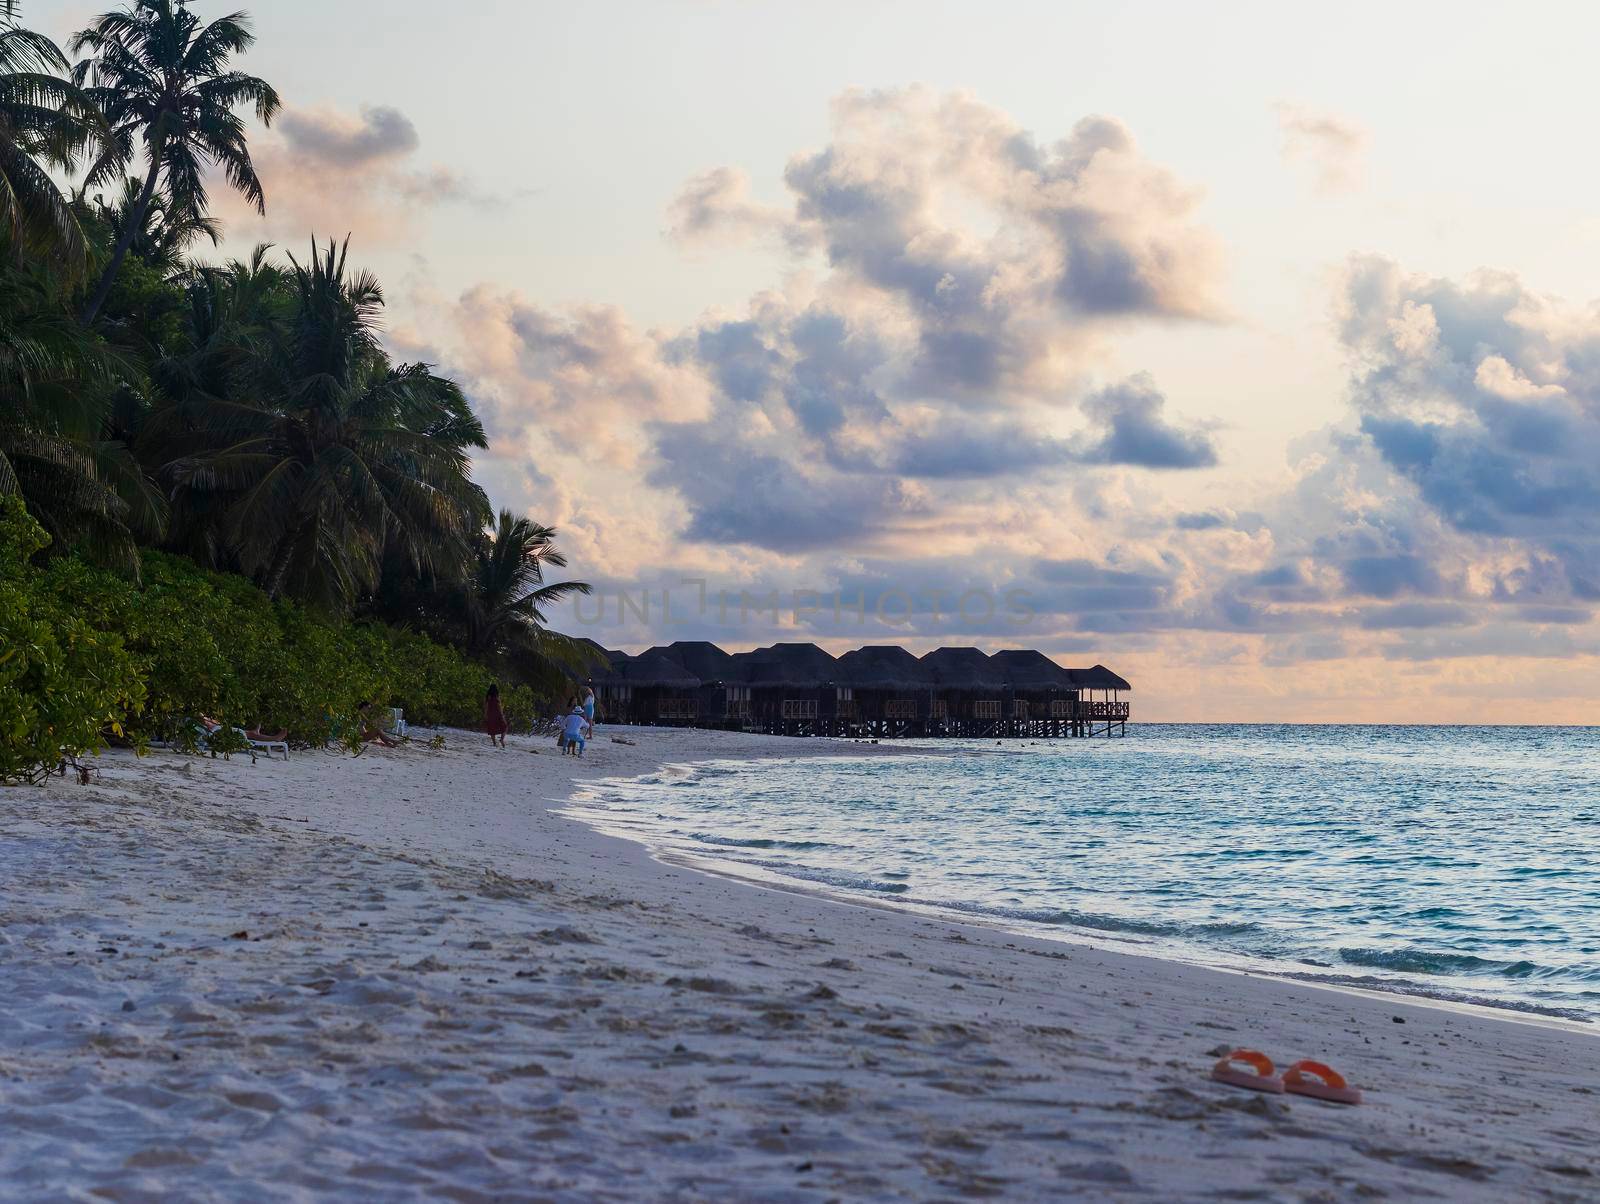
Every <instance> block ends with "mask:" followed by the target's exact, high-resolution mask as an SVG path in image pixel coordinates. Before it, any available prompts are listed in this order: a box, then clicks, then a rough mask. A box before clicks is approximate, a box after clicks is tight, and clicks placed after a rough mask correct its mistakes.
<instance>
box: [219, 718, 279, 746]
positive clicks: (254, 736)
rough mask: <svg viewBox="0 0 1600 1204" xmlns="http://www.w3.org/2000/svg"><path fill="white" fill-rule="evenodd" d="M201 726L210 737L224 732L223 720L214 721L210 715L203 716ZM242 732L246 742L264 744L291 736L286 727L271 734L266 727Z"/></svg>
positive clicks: (246, 729) (252, 728)
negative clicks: (251, 741)
mask: <svg viewBox="0 0 1600 1204" xmlns="http://www.w3.org/2000/svg"><path fill="white" fill-rule="evenodd" d="M200 726H201V727H203V728H204V729H205V732H206V735H208V736H209V735H211V734H213V733H214V732H220V731H221V730H222V720H220V719H213V718H212V717H211V716H210V715H201V716H200ZM242 730H243V731H244V738H245V739H246V740H259V741H261V742H262V743H264V744H265V743H276V742H277V741H280V740H283V739H284V738H285V737H287V736H288V734H289V729H288V728H286V727H280V728H278V729H277V730H276V731H271V732H269V731H267V730H266V728H264V727H247V728H244V729H242Z"/></svg>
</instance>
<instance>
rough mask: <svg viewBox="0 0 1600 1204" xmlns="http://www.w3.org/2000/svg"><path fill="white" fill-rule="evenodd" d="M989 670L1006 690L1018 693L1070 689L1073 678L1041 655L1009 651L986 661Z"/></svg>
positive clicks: (1013, 649) (1021, 650) (1023, 651)
mask: <svg viewBox="0 0 1600 1204" xmlns="http://www.w3.org/2000/svg"><path fill="white" fill-rule="evenodd" d="M989 665H990V667H991V668H992V669H993V670H994V671H995V672H996V673H997V674H998V675H999V676H1000V677H1001V678H1002V679H1003V680H1004V681H1005V683H1006V684H1007V685H1008V686H1011V687H1013V688H1015V689H1019V690H1059V689H1070V688H1071V687H1072V686H1073V684H1074V681H1073V675H1072V673H1071V671H1070V670H1067V669H1063V668H1062V667H1061V666H1060V665H1058V664H1056V663H1055V661H1053V660H1051V659H1050V658H1049V657H1048V656H1046V655H1045V654H1044V653H1042V652H1035V651H1034V650H1033V649H1031V648H1008V649H1006V650H1005V651H1003V652H996V653H995V654H994V655H993V656H991V657H990V658H989Z"/></svg>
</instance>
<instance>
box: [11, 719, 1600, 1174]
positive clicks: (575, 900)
mask: <svg viewBox="0 0 1600 1204" xmlns="http://www.w3.org/2000/svg"><path fill="white" fill-rule="evenodd" d="M627 735H628V736H629V737H630V738H632V739H635V740H637V741H638V742H639V743H638V745H637V747H632V748H627V747H623V746H621V745H617V744H612V743H608V742H607V741H606V740H605V739H604V738H602V740H601V741H600V742H599V743H598V744H597V745H595V746H593V747H592V750H591V751H592V752H593V754H594V755H592V756H591V757H589V758H586V759H585V760H584V761H582V762H578V761H574V760H572V759H569V758H562V757H559V756H557V755H555V752H554V749H553V746H551V745H550V744H549V743H547V742H543V741H540V742H533V741H517V740H513V741H512V748H511V750H510V751H507V752H503V753H502V752H498V751H494V752H492V751H490V750H489V749H488V748H487V747H486V746H485V745H483V744H482V743H480V742H479V740H478V739H477V738H473V737H469V736H467V735H464V734H458V733H451V734H450V735H449V737H448V744H449V746H448V748H447V749H445V750H444V751H434V750H430V749H428V748H426V747H420V746H417V745H413V746H411V747H407V748H404V749H400V750H397V751H393V752H390V751H386V750H382V749H375V750H373V751H372V752H371V753H369V754H368V755H365V756H362V757H360V758H358V759H350V758H347V757H335V756H329V755H324V754H307V755H302V756H297V757H296V758H295V759H294V760H293V761H291V762H289V763H288V764H283V763H281V762H279V763H274V764H270V765H269V764H268V763H267V762H265V761H263V762H262V763H260V764H258V765H254V766H252V765H251V764H250V763H249V762H248V760H244V761H240V760H237V759H236V760H234V761H233V762H231V763H225V762H222V761H200V760H187V759H185V758H182V757H179V756H176V755H173V754H168V753H163V754H156V755H153V756H152V757H150V758H148V759H147V760H145V761H143V762H137V763H136V762H135V761H134V760H133V759H132V758H131V757H126V756H107V757H105V758H102V760H101V768H102V773H101V779H102V780H101V781H100V782H99V783H97V784H94V785H91V786H88V787H83V786H79V785H77V784H75V783H61V782H58V783H55V784H53V785H51V786H50V787H48V788H47V789H44V790H32V789H14V790H7V791H0V1196H4V1197H5V1198H7V1199H11V1198H19V1199H91V1198H96V1199H111V1200H174V1199H232V1200H279V1199H282V1200H287V1199H305V1198H312V1197H317V1196H328V1197H340V1198H352V1197H354V1198H370V1199H384V1200H406V1199H454V1200H491V1199H493V1200H588V1199H603V1200H652V1199H661V1200H698V1199H712V1200H734V1199H738V1200H749V1199H775V1200H819V1201H820V1200H829V1199H841V1200H855V1199H919V1200H920V1199H957V1198H963V1197H972V1196H992V1197H1002V1198H1008V1199H1041V1198H1063V1197H1070V1198H1075V1199H1078V1198H1081V1199H1107V1200H1175V1199H1202V1198H1207V1197H1212V1196H1218V1197H1221V1198H1224V1199H1265V1200H1345V1199H1359V1198H1365V1197H1372V1198H1383V1197H1388V1198H1391V1199H1397V1200H1415V1199H1424V1198H1436V1199H1448V1200H1464V1199H1483V1200H1533V1199H1549V1200H1580V1199H1587V1200H1593V1199H1596V1198H1600V1155H1597V1151H1596V1129H1597V1125H1596V1122H1597V1120H1600V1042H1597V1041H1596V1039H1595V1037H1594V1036H1592V1035H1590V1034H1588V1033H1584V1032H1575V1031H1569V1030H1563V1029H1560V1028H1557V1027H1553V1026H1545V1025H1538V1024H1529V1023H1519V1022H1513V1021H1510V1020H1499V1019H1495V1018H1490V1017H1484V1016H1480V1015H1468V1014H1462V1013H1459V1012H1451V1011H1446V1010H1442V1009H1437V1008H1433V1007H1428V1006H1421V1005H1417V1004H1412V1003H1409V1002H1406V1001H1403V1000H1400V999H1390V998H1370V997H1364V996H1357V995H1352V994H1345V993H1339V992H1335V991H1330V990H1325V989H1320V988H1316V987H1311V986H1304V985H1300V984H1294V983H1285V982H1279V981H1274V980H1267V979H1260V978H1251V977H1244V976H1240V975H1229V974H1222V973H1218V972H1214V971H1209V970H1203V969H1197V968H1194V967H1186V966H1182V965H1177V964H1172V963H1166V962H1161V961H1155V960H1150V959H1144V958H1137V957H1130V956H1125V955H1121V954H1116V953H1110V952H1102V951H1097V950H1093V949H1089V948H1086V947H1082V946H1072V945H1063V944H1058V943H1053V942H1047V941H1041V940H1031V939H1027V938H1022V937H1017V936H1014V935H1010V934H1007V933H1003V932H1000V931H998V930H993V929H985V928H983V927H980V926H973V925H966V926H959V927H958V926H955V925H950V924H945V923H941V922H937V921H932V920H927V919H924V918H921V917H917V916H912V915H908V914H905V913H900V912H894V911H889V910H885V909H881V908H867V907H853V906H849V905H845V904H841V903H836V902H832V901H829V900H827V899H823V898H819V897H816V896H812V895H807V894H802V893H794V892H786V891H771V890H761V889H758V888H756V887H752V886H748V885H745V884H741V883H736V882H731V881H727V880H723V879H719V878H713V877H709V876H706V875H703V874H700V873H697V872H695V871H692V870H688V869H683V868H679V867H673V866H664V865H660V864H657V863H656V862H654V861H652V860H651V859H650V858H649V857H648V856H647V855H646V854H645V853H644V852H643V851H642V850H640V849H639V848H637V847H635V846H633V845H631V844H628V843H626V842H622V841H618V840H614V839H611V838H609V837H605V836H601V835H598V834H596V833H593V832H591V831H589V830H588V829H586V828H584V827H582V826H581V825H579V824H577V823H574V822H573V821H571V820H569V819H566V818H563V817H561V816H558V815H555V814H552V813H551V811H550V810H549V800H551V799H557V800H559V799H560V798H562V797H563V796H564V795H565V794H566V792H567V790H568V788H569V785H570V783H571V782H572V780H573V779H574V778H578V779H593V778H598V777H601V776H612V775H619V774H635V773H642V772H646V771H648V770H650V769H651V768H653V767H654V766H656V765H657V764H659V763H661V762H663V761H688V760H692V759H695V758H703V757H708V756H713V755H714V756H718V757H728V756H754V755H762V754H768V755H770V754H772V753H774V752H776V753H779V754H782V755H815V754H818V753H824V752H827V753H841V752H844V753H851V754H854V753H858V752H864V751H867V750H865V749H862V748H860V747H859V746H839V745H826V744H824V743H823V742H820V741H815V742H802V741H791V742H775V741H772V740H768V739H764V738H760V737H745V736H733V735H726V734H719V733H706V732H662V731H650V730H632V731H629V732H628V733H627ZM532 750H537V751H536V753H535V752H534V751H532ZM1397 1021H1403V1023H1399V1022H1397ZM1233 1043H1240V1044H1247V1045H1253V1046H1258V1047H1260V1048H1262V1049H1265V1050H1266V1051H1268V1052H1269V1053H1270V1054H1272V1055H1273V1056H1275V1057H1277V1058H1279V1059H1280V1061H1285V1062H1286V1061H1288V1060H1290V1059H1292V1058H1295V1057H1302V1056H1315V1057H1323V1058H1325V1059H1327V1060H1328V1061H1331V1062H1333V1063H1334V1064H1335V1065H1337V1066H1339V1067H1340V1068H1342V1069H1343V1070H1344V1071H1345V1072H1346V1073H1347V1074H1348V1075H1349V1076H1350V1077H1351V1078H1352V1079H1353V1080H1354V1081H1356V1082H1357V1083H1359V1084H1360V1085H1361V1086H1363V1087H1364V1088H1365V1089H1366V1091H1367V1095H1368V1102H1367V1103H1366V1104H1365V1105H1363V1106H1361V1107H1359V1108H1353V1109H1341V1108H1338V1107H1337V1106H1334V1105H1329V1104H1319V1103H1315V1102H1311V1101H1308V1100H1302V1099H1298V1098H1295V1097H1287V1098H1285V1097H1274V1098H1267V1097H1263V1096H1258V1095H1254V1094H1250V1093H1246V1092H1241V1091H1237V1090H1230V1089H1228V1088H1224V1087H1221V1086H1217V1085H1214V1084H1212V1083H1210V1082H1208V1081H1207V1078H1206V1072H1207V1071H1208V1069H1209V1067H1210V1064H1211V1062H1212V1060H1213V1055H1212V1052H1211V1051H1213V1050H1214V1049H1215V1048H1217V1047H1219V1046H1226V1045H1230V1044H1233Z"/></svg>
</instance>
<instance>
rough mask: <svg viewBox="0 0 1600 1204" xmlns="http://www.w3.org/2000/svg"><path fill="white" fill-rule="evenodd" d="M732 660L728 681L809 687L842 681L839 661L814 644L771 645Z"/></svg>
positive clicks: (736, 656)
mask: <svg viewBox="0 0 1600 1204" xmlns="http://www.w3.org/2000/svg"><path fill="white" fill-rule="evenodd" d="M732 659H733V662H734V669H733V673H732V674H731V675H730V676H729V678H728V680H730V681H741V682H748V683H750V684H751V685H753V686H798V687H802V688H810V687H812V686H821V685H826V684H827V683H828V682H831V681H840V680H842V679H843V674H842V673H841V672H840V669H839V662H838V661H836V660H834V659H833V657H831V656H829V655H828V654H827V653H826V652H824V651H823V650H822V649H821V648H818V647H817V646H816V645H815V644H773V645H772V646H771V647H770V648H757V649H756V650H755V651H754V652H740V653H737V654H736V655H735V656H734V657H733V658H732Z"/></svg>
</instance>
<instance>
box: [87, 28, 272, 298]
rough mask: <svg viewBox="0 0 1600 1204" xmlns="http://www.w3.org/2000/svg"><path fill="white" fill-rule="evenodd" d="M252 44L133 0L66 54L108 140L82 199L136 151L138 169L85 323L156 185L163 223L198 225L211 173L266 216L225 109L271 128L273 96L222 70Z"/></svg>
mask: <svg viewBox="0 0 1600 1204" xmlns="http://www.w3.org/2000/svg"><path fill="white" fill-rule="evenodd" d="M254 41H255V35H254V34H252V33H251V32H250V21H249V18H248V17H247V16H246V15H245V14H243V13H234V14H232V15H230V16H226V17H219V18H218V19H217V20H215V21H212V22H211V23H210V24H209V25H202V24H201V23H200V19H199V18H198V17H196V16H195V15H194V14H193V13H191V12H190V11H189V10H188V8H186V7H185V5H184V0H135V2H134V3H133V4H130V5H128V6H127V7H125V8H123V9H122V10H121V11H119V12H111V13H106V14H105V15H103V16H101V17H99V18H98V19H96V20H95V22H94V23H93V24H92V25H90V26H89V28H88V29H85V30H83V31H82V32H81V33H79V34H78V35H77V36H76V37H74V38H73V39H72V42H71V44H70V49H71V50H72V52H73V53H74V54H80V53H82V52H83V51H85V50H87V51H89V52H90V53H91V55H92V57H90V58H87V59H84V60H82V61H80V62H79V63H78V64H77V65H76V66H75V67H73V69H72V78H73V82H74V83H76V84H77V85H79V86H80V87H82V88H83V89H84V94H85V95H86V96H88V97H89V98H90V99H91V100H92V101H94V102H95V103H96V104H97V105H98V106H99V107H100V109H101V111H102V112H103V113H104V114H105V118H106V123H107V125H108V127H109V137H110V141H109V143H108V145H107V148H106V150H105V152H104V153H103V154H102V155H101V156H100V157H99V158H98V159H97V160H96V161H95V162H94V163H93V165H92V166H91V167H90V169H89V172H88V174H87V176H86V177H85V179H84V188H85V190H88V189H90V188H94V187H95V186H97V185H103V184H106V183H109V182H110V181H111V180H113V179H118V178H120V177H121V176H122V174H123V173H124V171H125V169H126V168H127V166H128V165H129V164H130V163H131V162H132V161H133V158H134V150H135V144H136V143H137V144H138V145H139V150H140V151H142V153H143V156H144V162H145V177H144V182H143V184H142V186H141V187H140V190H139V194H138V196H137V198H136V199H135V201H134V205H133V209H132V211H131V212H130V213H129V215H128V220H127V221H126V222H125V223H124V225H123V229H122V232H121V234H120V235H119V236H118V238H117V241H116V243H115V245H114V246H113V247H112V251H111V259H110V261H109V262H108V263H107V264H106V267H105V271H104V272H103V273H102V275H101V277H100V283H99V284H98V285H97V286H96V288H95V290H94V293H93V294H92V295H91V296H90V298H89V302H88V304H87V305H86V306H85V307H84V311H83V320H84V321H85V322H92V321H93V320H94V318H95V315H97V314H98V313H99V312H100V308H101V306H103V305H104V304H105V301H106V297H107V296H108V295H109V294H110V292H111V286H112V283H113V281H114V280H115V279H116V275H117V269H118V268H119V267H121V265H122V260H123V258H124V257H125V256H126V255H127V253H128V248H129V247H130V246H131V245H132V243H133V240H134V238H135V236H136V235H137V234H138V232H139V231H141V230H143V229H144V228H145V226H144V222H145V211H146V210H147V209H148V208H149V207H150V204H151V202H152V200H153V199H154V197H155V195H156V186H157V184H158V183H164V185H165V188H164V193H165V200H164V205H165V207H166V214H167V218H168V219H169V220H175V221H193V220H196V219H201V218H204V217H205V214H206V209H207V197H206V187H205V171H206V168H207V167H208V166H210V165H213V164H215V165H218V166H220V167H221V168H222V169H223V171H224V172H225V173H226V175H227V178H228V183H229V184H231V185H232V186H233V187H234V188H236V189H238V190H239V192H241V193H243V194H244V197H245V199H246V200H248V201H249V202H250V203H251V204H253V205H254V206H255V207H256V210H257V211H258V212H262V213H264V212H266V194H265V192H264V191H263V190H262V187H261V181H260V180H259V179H258V178H257V176H256V169H255V165H254V163H253V162H252V161H251V159H250V149H249V147H248V145H247V144H246V139H245V125H244V122H243V121H242V120H241V119H240V118H239V116H238V115H237V114H236V113H235V112H234V109H235V108H237V107H238V106H240V105H244V104H249V105H253V106H254V107H255V114H256V117H257V118H258V119H259V120H260V121H261V122H262V123H264V124H267V125H270V124H271V123H272V118H273V117H274V116H275V115H276V114H277V112H278V109H279V107H280V103H279V100H278V94H277V92H275V91H273V89H272V87H271V86H270V85H269V84H267V83H266V81H264V80H261V79H258V78H257V77H255V76H253V75H246V74H245V73H243V72H241V71H233V70H230V69H229V68H228V62H229V60H230V59H231V58H232V57H233V56H234V55H237V54H241V53H243V52H244V51H245V50H248V49H249V48H250V46H251V44H252V43H253V42H254Z"/></svg>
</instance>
